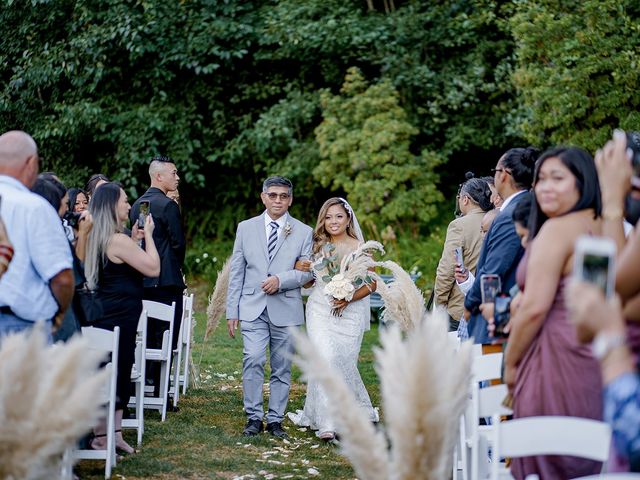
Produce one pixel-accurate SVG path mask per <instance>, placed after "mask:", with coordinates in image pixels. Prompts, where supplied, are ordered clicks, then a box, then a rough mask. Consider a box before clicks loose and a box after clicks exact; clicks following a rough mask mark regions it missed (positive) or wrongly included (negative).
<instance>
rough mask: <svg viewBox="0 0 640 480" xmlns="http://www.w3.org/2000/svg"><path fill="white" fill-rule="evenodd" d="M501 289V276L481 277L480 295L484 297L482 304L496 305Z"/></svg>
mask: <svg viewBox="0 0 640 480" xmlns="http://www.w3.org/2000/svg"><path fill="white" fill-rule="evenodd" d="M501 288H502V285H501V282H500V275H497V274H495V273H485V274H484V275H481V276H480V293H481V295H482V303H494V302H495V301H496V296H497V295H498V293H500V290H501Z"/></svg>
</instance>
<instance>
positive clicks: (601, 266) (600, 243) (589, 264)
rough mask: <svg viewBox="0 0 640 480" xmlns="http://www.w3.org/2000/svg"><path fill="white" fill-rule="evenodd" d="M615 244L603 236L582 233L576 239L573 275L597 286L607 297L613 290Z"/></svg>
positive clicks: (609, 296)
mask: <svg viewBox="0 0 640 480" xmlns="http://www.w3.org/2000/svg"><path fill="white" fill-rule="evenodd" d="M615 259H616V244H615V242H614V241H613V240H611V239H609V238H605V237H593V236H589V235H583V236H581V237H578V240H576V246H575V252H574V256H573V277H574V278H576V279H577V280H579V281H582V282H589V283H593V284H595V285H596V286H598V287H599V288H600V289H601V290H602V292H603V293H604V294H605V296H606V297H607V298H611V297H612V296H613V294H614V291H615V279H616V273H615Z"/></svg>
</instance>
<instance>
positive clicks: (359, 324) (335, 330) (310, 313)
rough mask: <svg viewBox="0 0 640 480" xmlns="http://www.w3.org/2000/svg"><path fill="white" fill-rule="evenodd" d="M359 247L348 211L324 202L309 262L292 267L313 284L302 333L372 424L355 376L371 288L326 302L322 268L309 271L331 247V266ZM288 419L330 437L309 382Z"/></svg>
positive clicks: (331, 429)
mask: <svg viewBox="0 0 640 480" xmlns="http://www.w3.org/2000/svg"><path fill="white" fill-rule="evenodd" d="M362 242H364V238H363V236H362V232H361V230H360V226H359V225H358V220H357V219H356V217H355V215H354V213H353V210H352V208H351V206H350V205H349V204H348V203H347V201H346V200H344V199H342V198H337V197H335V198H330V199H329V200H327V201H326V202H325V203H324V205H323V206H322V208H321V209H320V213H319V215H318V223H317V225H316V228H315V230H314V243H313V253H314V257H313V261H300V262H298V263H296V268H298V269H300V270H306V271H308V270H309V269H311V270H313V271H314V277H315V284H314V286H313V291H312V293H311V295H310V296H309V299H308V301H307V306H306V325H307V334H308V335H309V338H310V339H311V341H312V342H313V343H314V344H315V345H316V346H317V347H318V349H319V350H320V351H321V352H322V353H323V355H325V356H326V358H327V359H328V360H329V361H330V363H331V365H332V366H333V367H334V368H335V369H336V370H337V371H338V372H340V373H341V374H342V376H343V377H344V380H345V382H346V384H347V385H348V386H349V388H350V389H351V390H352V391H353V393H354V395H355V398H356V399H357V401H358V403H359V405H360V406H361V407H362V408H363V409H365V410H366V411H367V413H368V415H369V418H371V421H373V422H377V421H378V414H377V411H376V410H375V409H374V408H373V406H372V405H371V400H370V398H369V394H368V393H367V390H366V388H365V386H364V383H363V382H362V378H361V377H360V372H359V371H358V355H359V353H360V346H361V344H362V337H363V335H364V332H365V330H368V329H369V321H370V315H371V311H370V307H369V298H368V295H369V294H370V293H371V291H373V290H374V289H375V283H373V284H371V285H370V286H363V287H361V288H359V289H358V290H356V291H355V293H354V295H353V298H352V299H351V301H346V300H332V299H331V298H330V297H329V296H328V295H327V294H325V293H324V287H325V285H326V283H325V281H324V280H323V278H322V277H324V276H325V275H327V273H328V272H327V271H326V267H325V268H324V269H323V270H320V271H318V270H317V269H316V268H315V267H316V266H318V265H319V264H320V262H321V261H322V259H323V258H325V256H327V251H328V249H329V248H331V247H330V246H329V247H327V244H329V243H330V244H331V245H333V246H334V247H335V250H332V251H331V253H332V254H333V255H335V254H337V256H338V259H337V261H336V262H335V263H336V264H337V265H339V264H340V261H341V260H342V258H343V257H344V256H345V255H348V254H350V253H351V252H353V251H355V250H356V249H357V248H358V246H359V245H361V243H362ZM288 417H289V418H290V419H291V421H292V422H293V423H295V424H296V425H299V426H305V427H311V428H312V429H314V430H317V433H316V434H317V435H318V436H319V437H320V438H321V439H323V440H327V441H329V440H333V439H334V438H335V431H336V426H335V424H334V422H333V420H332V419H331V417H330V415H329V409H328V399H327V396H326V395H325V392H324V391H323V389H322V387H321V386H320V385H319V384H317V383H316V382H313V381H310V382H309V384H308V385H307V397H306V399H305V403H304V410H298V411H297V412H295V413H293V412H289V413H288Z"/></svg>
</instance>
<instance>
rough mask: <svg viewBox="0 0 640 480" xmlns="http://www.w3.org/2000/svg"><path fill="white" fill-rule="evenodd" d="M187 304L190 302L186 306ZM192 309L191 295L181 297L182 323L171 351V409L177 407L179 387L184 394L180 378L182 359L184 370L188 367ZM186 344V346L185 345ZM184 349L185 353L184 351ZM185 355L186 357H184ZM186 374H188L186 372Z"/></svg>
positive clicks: (182, 382)
mask: <svg viewBox="0 0 640 480" xmlns="http://www.w3.org/2000/svg"><path fill="white" fill-rule="evenodd" d="M188 302H190V303H189V304H188ZM192 309H193V294H191V295H189V296H186V295H183V296H182V321H181V322H180V331H179V332H178V343H177V345H176V348H175V349H174V350H173V362H172V366H173V367H172V369H173V373H172V375H171V388H170V389H169V394H170V395H171V396H172V397H173V407H174V408H175V407H177V406H178V400H179V399H180V386H181V385H182V393H183V394H184V393H185V392H186V388H185V387H184V382H185V380H184V379H185V377H184V376H182V373H181V372H182V358H183V357H184V358H185V362H184V363H185V366H184V369H185V370H186V369H187V367H188V366H189V354H190V352H189V351H188V350H189V343H188V342H189V341H190V338H191V310H192ZM185 342H186V345H185ZM185 348H186V351H185ZM185 355H186V356H185ZM187 373H188V372H187Z"/></svg>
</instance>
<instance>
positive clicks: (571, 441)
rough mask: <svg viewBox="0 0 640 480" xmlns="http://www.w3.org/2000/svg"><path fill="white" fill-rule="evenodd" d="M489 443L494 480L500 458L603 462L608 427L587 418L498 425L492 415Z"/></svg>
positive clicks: (552, 418)
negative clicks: (558, 457) (569, 458)
mask: <svg viewBox="0 0 640 480" xmlns="http://www.w3.org/2000/svg"><path fill="white" fill-rule="evenodd" d="M492 439H493V442H492V447H493V448H492V452H491V460H492V461H491V478H492V479H493V480H497V479H498V477H499V474H498V466H499V464H500V459H501V458H503V457H510V458H513V457H530V456H534V455H566V456H574V457H580V458H587V459H590V460H597V461H600V462H606V461H607V459H608V458H609V446H610V444H611V427H610V426H609V425H608V424H606V423H604V422H600V421H597V420H592V419H590V418H579V417H562V416H542V417H526V418H519V419H516V420H509V421H505V422H500V416H499V415H494V416H493V425H492Z"/></svg>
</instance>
